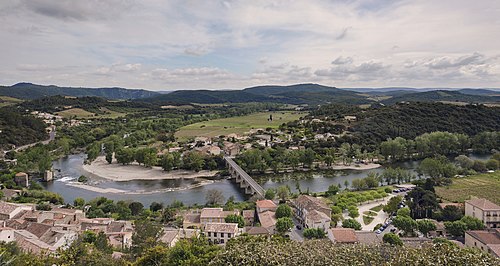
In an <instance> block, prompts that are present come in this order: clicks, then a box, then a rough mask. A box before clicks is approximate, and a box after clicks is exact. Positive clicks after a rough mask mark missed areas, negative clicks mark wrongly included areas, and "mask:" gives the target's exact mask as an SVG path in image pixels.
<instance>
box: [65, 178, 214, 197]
mask: <svg viewBox="0 0 500 266" xmlns="http://www.w3.org/2000/svg"><path fill="white" fill-rule="evenodd" d="M214 182H215V181H213V180H202V181H200V182H198V183H195V184H191V185H189V186H185V187H175V188H165V189H158V190H152V191H146V190H134V191H129V190H123V189H116V188H101V187H96V186H92V185H89V184H84V183H79V182H68V183H67V185H69V186H72V187H77V188H81V189H85V190H88V191H92V192H97V193H103V194H124V195H144V194H157V193H165V192H172V191H181V190H188V189H193V188H197V187H202V186H205V185H208V184H213V183H214Z"/></svg>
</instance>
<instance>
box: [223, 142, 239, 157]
mask: <svg viewBox="0 0 500 266" xmlns="http://www.w3.org/2000/svg"><path fill="white" fill-rule="evenodd" d="M223 149H224V154H225V155H226V156H236V155H238V154H240V151H241V144H239V143H232V142H229V141H224V148H223Z"/></svg>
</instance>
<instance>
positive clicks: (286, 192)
mask: <svg viewBox="0 0 500 266" xmlns="http://www.w3.org/2000/svg"><path fill="white" fill-rule="evenodd" d="M276 195H277V196H278V198H280V200H281V201H286V200H287V199H288V197H290V188H289V187H288V186H280V187H278V191H277V192H276Z"/></svg>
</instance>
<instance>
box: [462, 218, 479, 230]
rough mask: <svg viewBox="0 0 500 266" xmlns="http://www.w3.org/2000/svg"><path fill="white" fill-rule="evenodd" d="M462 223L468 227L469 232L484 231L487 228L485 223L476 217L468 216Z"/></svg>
mask: <svg viewBox="0 0 500 266" xmlns="http://www.w3.org/2000/svg"><path fill="white" fill-rule="evenodd" d="M460 221H461V222H463V223H465V224H466V225H467V230H483V229H484V228H485V225H484V223H483V221H481V220H479V219H478V218H476V217H472V216H468V215H466V216H464V217H462V219H460Z"/></svg>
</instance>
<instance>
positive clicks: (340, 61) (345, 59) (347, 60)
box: [332, 56, 353, 65]
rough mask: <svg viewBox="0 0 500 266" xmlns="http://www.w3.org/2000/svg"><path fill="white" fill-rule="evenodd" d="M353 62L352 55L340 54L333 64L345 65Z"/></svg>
mask: <svg viewBox="0 0 500 266" xmlns="http://www.w3.org/2000/svg"><path fill="white" fill-rule="evenodd" d="M352 62H353V60H352V57H349V56H348V57H343V56H339V57H337V58H335V60H333V61H332V64H333V65H344V64H351V63H352Z"/></svg>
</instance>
